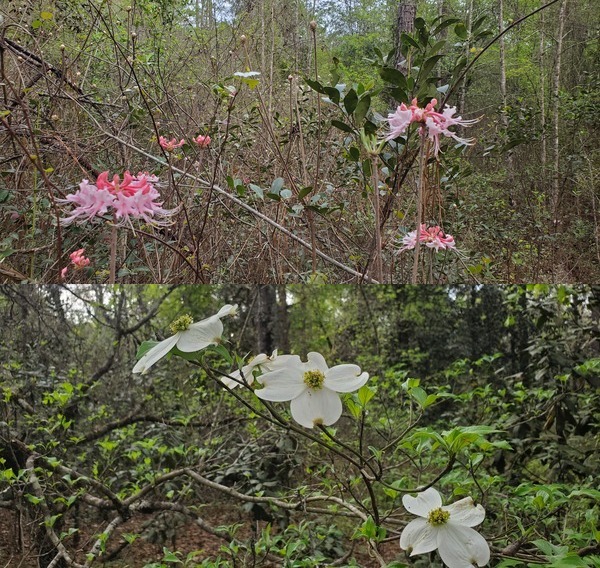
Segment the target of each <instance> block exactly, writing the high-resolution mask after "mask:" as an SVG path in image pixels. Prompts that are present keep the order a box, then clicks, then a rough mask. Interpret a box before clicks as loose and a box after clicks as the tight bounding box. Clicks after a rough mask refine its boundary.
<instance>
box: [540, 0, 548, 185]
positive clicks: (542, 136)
mask: <svg viewBox="0 0 600 568" xmlns="http://www.w3.org/2000/svg"><path fill="white" fill-rule="evenodd" d="M545 13H546V12H545V11H544V10H542V12H541V14H540V131H541V134H540V142H541V145H542V148H541V155H540V180H541V181H540V189H541V190H542V191H545V189H546V163H547V161H548V158H547V150H546V77H545V74H544V65H545V59H546V58H545V54H546V47H545V46H544V41H545V34H544V14H545Z"/></svg>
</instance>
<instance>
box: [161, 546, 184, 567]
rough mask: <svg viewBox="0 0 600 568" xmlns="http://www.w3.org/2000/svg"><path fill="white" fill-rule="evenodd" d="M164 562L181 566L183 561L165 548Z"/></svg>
mask: <svg viewBox="0 0 600 568" xmlns="http://www.w3.org/2000/svg"><path fill="white" fill-rule="evenodd" d="M163 562H176V563H177V564H181V563H182V562H181V560H180V559H179V558H178V557H177V555H176V554H175V553H174V552H171V551H170V550H169V549H168V548H167V547H166V546H165V547H164V548H163Z"/></svg>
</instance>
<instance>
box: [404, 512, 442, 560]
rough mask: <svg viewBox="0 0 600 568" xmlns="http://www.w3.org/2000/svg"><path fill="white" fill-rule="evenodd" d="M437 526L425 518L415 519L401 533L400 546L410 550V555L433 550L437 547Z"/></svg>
mask: <svg viewBox="0 0 600 568" xmlns="http://www.w3.org/2000/svg"><path fill="white" fill-rule="evenodd" d="M437 546H438V544H437V530H436V527H434V526H433V525H431V524H429V523H428V522H427V521H426V520H425V519H414V520H412V521H411V522H410V523H408V525H406V527H404V530H403V531H402V534H401V535H400V548H402V550H406V551H408V553H409V555H410V556H412V555H413V554H423V553H425V552H431V551H432V550H435V549H436V548H437Z"/></svg>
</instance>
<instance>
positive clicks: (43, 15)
mask: <svg viewBox="0 0 600 568" xmlns="http://www.w3.org/2000/svg"><path fill="white" fill-rule="evenodd" d="M53 17H54V14H52V12H42V13H41V14H40V18H42V20H51V19H52V18H53Z"/></svg>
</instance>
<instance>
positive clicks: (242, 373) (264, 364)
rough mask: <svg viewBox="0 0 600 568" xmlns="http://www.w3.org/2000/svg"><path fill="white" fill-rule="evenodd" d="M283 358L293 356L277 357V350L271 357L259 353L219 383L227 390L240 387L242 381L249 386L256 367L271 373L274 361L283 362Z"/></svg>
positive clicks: (252, 380)
mask: <svg viewBox="0 0 600 568" xmlns="http://www.w3.org/2000/svg"><path fill="white" fill-rule="evenodd" d="M285 357H293V355H280V356H279V357H277V349H275V351H273V353H271V355H267V354H266V353H260V354H259V355H257V356H256V357H254V358H253V359H251V360H250V361H249V362H248V363H247V364H246V365H244V366H243V367H242V368H241V370H240V369H237V370H235V371H233V372H231V373H229V374H228V375H227V376H226V377H222V378H221V381H222V382H223V384H224V385H225V386H226V387H227V388H229V389H234V388H235V387H238V386H240V385H241V384H242V383H243V382H244V381H246V384H248V385H251V384H252V383H253V382H254V375H253V371H254V369H255V368H256V367H260V368H261V369H263V370H264V369H266V370H267V371H272V370H274V364H275V361H276V360H278V361H281V360H282V359H283V360H285V359H284V358H285Z"/></svg>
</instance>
